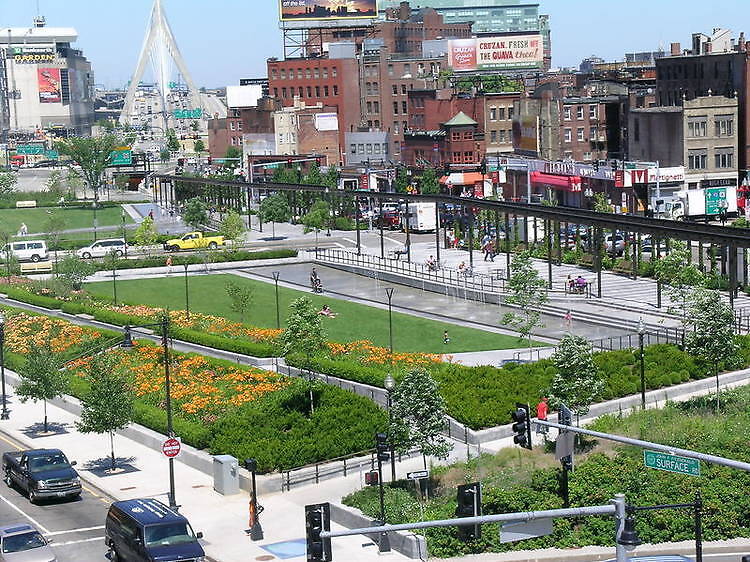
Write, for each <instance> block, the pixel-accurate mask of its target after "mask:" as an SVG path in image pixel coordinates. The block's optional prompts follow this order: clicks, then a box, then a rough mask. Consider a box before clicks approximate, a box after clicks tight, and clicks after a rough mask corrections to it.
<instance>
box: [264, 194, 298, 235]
mask: <svg viewBox="0 0 750 562" xmlns="http://www.w3.org/2000/svg"><path fill="white" fill-rule="evenodd" d="M260 216H261V219H262V220H263V222H269V221H270V223H271V235H272V236H273V237H274V238H276V223H277V222H286V221H288V220H289V219H290V218H292V211H291V209H289V201H287V199H286V196H285V195H284V194H283V193H274V194H273V195H271V196H269V197H266V198H265V199H263V201H261V203H260Z"/></svg>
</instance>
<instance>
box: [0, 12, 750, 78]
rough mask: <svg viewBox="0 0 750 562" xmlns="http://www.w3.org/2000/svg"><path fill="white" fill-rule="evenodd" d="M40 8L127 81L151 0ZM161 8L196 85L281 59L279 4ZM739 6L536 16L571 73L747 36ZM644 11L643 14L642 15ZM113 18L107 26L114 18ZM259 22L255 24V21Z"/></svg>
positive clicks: (21, 15)
mask: <svg viewBox="0 0 750 562" xmlns="http://www.w3.org/2000/svg"><path fill="white" fill-rule="evenodd" d="M39 4H40V12H41V15H44V16H45V17H46V19H47V25H49V26H51V27H74V28H76V30H77V31H78V36H79V39H78V41H77V42H76V44H75V45H76V47H77V48H79V49H81V50H83V52H84V55H85V56H86V57H87V58H88V59H89V60H90V61H91V62H92V66H93V71H94V74H95V78H96V83H97V84H101V85H104V86H106V87H108V88H114V87H123V86H125V85H126V83H127V81H128V80H129V78H130V76H131V75H132V72H133V69H134V67H135V63H136V59H137V57H138V51H139V48H140V43H141V40H142V37H143V32H144V28H145V26H146V24H147V21H148V16H149V13H150V9H151V5H152V0H138V2H134V3H131V4H130V5H129V9H128V12H127V16H126V17H123V15H122V14H118V13H117V12H116V11H115V9H114V8H111V7H109V6H104V7H103V8H101V9H99V10H97V11H95V12H92V11H91V9H90V2H89V1H88V0H68V1H66V2H64V3H62V2H59V1H52V0H40V2H39ZM163 4H164V9H165V11H166V13H167V16H168V18H169V20H170V23H171V26H172V29H173V30H174V33H175V36H176V38H177V42H178V44H179V46H180V49H181V50H182V52H183V54H184V56H185V60H186V62H187V64H188V67H189V68H190V69H191V72H192V73H193V75H194V77H195V80H196V82H197V83H198V84H199V85H201V86H205V87H209V88H213V87H221V86H225V85H229V84H237V83H238V81H239V79H240V78H250V77H260V76H265V75H266V59H267V58H269V57H279V58H281V57H282V54H283V50H282V39H281V31H280V30H279V27H278V18H279V4H278V2H277V1H276V0H267V1H266V2H263V3H253V4H252V5H251V4H248V3H246V2H243V1H241V0H224V1H223V2H220V3H216V4H214V6H216V5H220V6H224V7H225V8H223V9H214V10H207V9H206V7H205V4H204V3H199V2H197V1H196V0H183V1H182V2H180V3H177V2H175V1H174V0H164V2H163ZM744 4H745V3H744V2H743V1H742V0H729V1H728V2H726V3H725V9H723V10H722V12H721V14H716V13H715V10H713V9H712V7H711V6H709V5H706V4H704V3H698V2H690V3H688V4H687V5H686V4H685V3H684V2H678V1H677V0H668V1H665V2H660V3H658V4H655V3H653V2H646V1H645V0H635V1H634V2H631V3H630V4H629V7H630V9H629V10H628V11H626V12H618V14H617V18H616V20H615V18H614V17H613V16H612V15H611V14H610V13H608V12H606V11H605V10H604V9H602V7H601V3H600V2H597V1H595V0H573V1H570V2H562V1H561V0H548V1H542V2H541V3H540V13H544V14H549V15H550V20H551V29H552V65H553V67H571V66H573V67H577V66H578V64H579V63H580V61H581V60H582V59H584V58H586V57H588V56H591V55H592V54H594V55H597V56H599V57H602V58H603V59H605V60H616V59H622V58H623V57H624V54H625V53H626V52H634V51H653V50H657V49H658V48H659V47H662V48H664V49H665V50H667V51H668V50H669V44H670V43H671V42H680V43H681V44H682V45H683V46H687V45H688V43H689V41H690V36H691V33H694V32H699V31H700V32H704V33H707V32H710V31H711V29H712V28H714V27H729V28H730V29H732V31H733V34H734V36H735V37H736V36H737V35H738V34H739V32H740V31H750V26H746V25H745V24H747V23H748V22H750V18H749V17H748V15H747V11H746V10H744V9H743V8H744ZM36 11H37V10H36V5H35V3H32V2H28V3H26V4H24V5H19V4H18V3H17V2H12V1H11V0H0V19H1V20H2V21H3V22H4V23H3V25H9V26H11V27H24V26H30V25H31V22H32V19H33V17H34V16H35V15H36ZM645 13H648V14H649V17H648V18H644V17H643V14H645ZM114 21H116V26H115V27H114V28H113V27H112V26H110V22H114ZM249 22H252V24H253V25H252V26H250V23H249ZM257 22H259V23H260V24H259V25H255V24H256V23H257ZM610 22H616V24H615V23H610ZM582 30H583V31H585V32H582ZM113 31H115V33H116V34H117V35H116V36H115V40H113V33H112V32H113ZM613 31H616V32H619V33H613Z"/></svg>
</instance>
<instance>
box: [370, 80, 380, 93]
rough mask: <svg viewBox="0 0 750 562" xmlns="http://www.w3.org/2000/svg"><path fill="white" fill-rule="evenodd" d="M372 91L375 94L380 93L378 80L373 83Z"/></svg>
mask: <svg viewBox="0 0 750 562" xmlns="http://www.w3.org/2000/svg"><path fill="white" fill-rule="evenodd" d="M372 93H373V95H375V96H379V95H380V84H378V83H377V82H373V83H372Z"/></svg>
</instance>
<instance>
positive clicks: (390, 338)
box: [385, 287, 393, 353]
mask: <svg viewBox="0 0 750 562" xmlns="http://www.w3.org/2000/svg"><path fill="white" fill-rule="evenodd" d="M385 294H386V296H387V297H388V349H389V351H390V352H391V353H393V307H392V305H391V300H392V299H393V287H386V289H385Z"/></svg>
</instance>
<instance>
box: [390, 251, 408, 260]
mask: <svg viewBox="0 0 750 562" xmlns="http://www.w3.org/2000/svg"><path fill="white" fill-rule="evenodd" d="M408 253H409V252H408V250H406V249H402V250H390V251H389V252H388V258H389V259H392V260H398V259H401V256H405V255H407V254H408Z"/></svg>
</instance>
